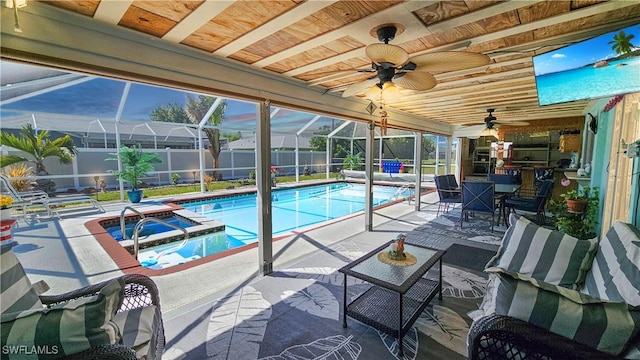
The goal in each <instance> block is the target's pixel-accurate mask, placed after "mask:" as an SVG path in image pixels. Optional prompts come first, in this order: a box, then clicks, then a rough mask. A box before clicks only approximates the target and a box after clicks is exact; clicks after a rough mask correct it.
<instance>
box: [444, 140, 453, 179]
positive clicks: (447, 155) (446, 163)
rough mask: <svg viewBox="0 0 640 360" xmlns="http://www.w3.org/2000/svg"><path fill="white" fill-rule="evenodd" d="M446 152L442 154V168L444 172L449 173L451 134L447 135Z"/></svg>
mask: <svg viewBox="0 0 640 360" xmlns="http://www.w3.org/2000/svg"><path fill="white" fill-rule="evenodd" d="M446 139H447V152H446V153H445V154H444V169H445V173H446V174H451V144H452V140H453V139H452V138H451V136H447V138H446Z"/></svg>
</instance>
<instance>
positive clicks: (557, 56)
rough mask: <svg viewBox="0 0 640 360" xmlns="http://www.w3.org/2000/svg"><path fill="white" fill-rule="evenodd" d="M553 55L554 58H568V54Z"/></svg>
mask: <svg viewBox="0 0 640 360" xmlns="http://www.w3.org/2000/svg"><path fill="white" fill-rule="evenodd" d="M551 57H552V58H553V59H563V58H566V57H567V56H566V55H565V54H553V55H552V56H551Z"/></svg>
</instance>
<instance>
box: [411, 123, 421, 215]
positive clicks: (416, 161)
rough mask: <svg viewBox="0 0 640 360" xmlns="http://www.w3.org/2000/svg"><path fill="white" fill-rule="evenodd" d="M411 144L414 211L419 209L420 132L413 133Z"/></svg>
mask: <svg viewBox="0 0 640 360" xmlns="http://www.w3.org/2000/svg"><path fill="white" fill-rule="evenodd" d="M413 137H414V139H415V140H414V146H413V149H414V150H413V163H414V164H415V165H414V167H413V169H414V170H413V171H414V172H415V173H416V188H415V194H416V199H415V200H416V211H420V188H421V187H422V134H421V133H415V134H414V135H413Z"/></svg>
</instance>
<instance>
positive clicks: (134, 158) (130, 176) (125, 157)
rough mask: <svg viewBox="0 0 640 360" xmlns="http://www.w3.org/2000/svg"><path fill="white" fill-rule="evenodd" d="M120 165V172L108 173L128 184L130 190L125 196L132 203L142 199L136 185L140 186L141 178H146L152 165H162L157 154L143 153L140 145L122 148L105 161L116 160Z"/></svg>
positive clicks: (151, 169)
mask: <svg viewBox="0 0 640 360" xmlns="http://www.w3.org/2000/svg"><path fill="white" fill-rule="evenodd" d="M118 156H119V157H120V161H121V163H122V170H109V173H111V174H113V175H116V176H118V178H119V179H121V180H122V181H126V182H128V183H129V184H130V186H131V190H129V191H127V196H128V197H129V200H130V201H131V202H132V203H138V202H140V200H141V199H142V190H141V189H138V185H140V184H142V178H143V177H145V176H147V173H148V172H149V171H153V170H154V167H153V164H160V163H162V159H161V158H160V157H159V156H158V154H156V153H153V152H143V151H142V148H141V147H140V145H137V146H136V145H134V146H132V147H127V146H122V147H121V148H120V151H118V152H117V153H111V154H109V157H108V158H107V159H106V160H116V161H117V160H118Z"/></svg>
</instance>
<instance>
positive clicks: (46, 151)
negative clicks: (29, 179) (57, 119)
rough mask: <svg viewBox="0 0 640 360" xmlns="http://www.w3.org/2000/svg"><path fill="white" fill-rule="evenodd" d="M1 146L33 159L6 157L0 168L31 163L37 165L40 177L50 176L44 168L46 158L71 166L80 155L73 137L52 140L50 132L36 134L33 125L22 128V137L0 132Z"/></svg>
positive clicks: (1, 161) (65, 136)
mask: <svg viewBox="0 0 640 360" xmlns="http://www.w3.org/2000/svg"><path fill="white" fill-rule="evenodd" d="M0 145H2V146H9V147H12V148H14V149H17V150H21V151H23V152H25V153H27V154H29V155H31V157H32V159H29V158H27V157H24V156H20V155H6V156H3V157H2V159H0V167H5V166H9V165H13V164H16V163H20V162H29V163H33V164H34V165H35V167H36V173H37V174H38V175H47V174H48V172H47V169H46V168H45V166H44V160H45V159H46V158H48V157H57V158H58V159H60V163H61V164H70V163H71V161H72V160H73V157H74V156H75V155H77V154H78V150H77V149H76V146H75V145H74V144H73V139H71V136H69V135H64V136H62V137H59V138H56V139H53V140H51V139H50V137H49V131H47V130H40V131H38V132H36V130H35V129H34V128H33V126H31V124H27V125H25V126H23V127H22V129H21V130H20V137H18V136H16V135H14V134H10V133H7V132H0Z"/></svg>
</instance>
